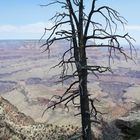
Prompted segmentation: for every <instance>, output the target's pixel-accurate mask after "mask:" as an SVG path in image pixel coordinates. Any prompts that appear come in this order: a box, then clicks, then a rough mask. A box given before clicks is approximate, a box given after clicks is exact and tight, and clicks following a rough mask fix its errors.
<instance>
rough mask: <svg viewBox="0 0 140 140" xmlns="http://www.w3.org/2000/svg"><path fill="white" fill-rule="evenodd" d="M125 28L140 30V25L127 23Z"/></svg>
mask: <svg viewBox="0 0 140 140" xmlns="http://www.w3.org/2000/svg"><path fill="white" fill-rule="evenodd" d="M125 28H126V30H132V31H140V25H127V26H125Z"/></svg>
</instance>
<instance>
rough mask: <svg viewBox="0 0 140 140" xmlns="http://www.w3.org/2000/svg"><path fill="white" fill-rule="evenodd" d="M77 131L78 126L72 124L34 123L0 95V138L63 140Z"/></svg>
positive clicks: (13, 139) (14, 139) (9, 139)
mask: <svg viewBox="0 0 140 140" xmlns="http://www.w3.org/2000/svg"><path fill="white" fill-rule="evenodd" d="M78 132H79V128H78V127H76V126H73V125H67V126H58V125H53V124H48V123H35V122H34V120H33V119H32V118H30V117H28V116H25V115H24V114H23V113H21V112H19V111H18V109H17V108H16V107H15V106H13V105H11V104H10V103H9V102H8V101H7V100H5V99H4V98H2V97H0V139H1V140H33V139H35V140H65V139H68V138H70V137H72V136H75V135H78Z"/></svg>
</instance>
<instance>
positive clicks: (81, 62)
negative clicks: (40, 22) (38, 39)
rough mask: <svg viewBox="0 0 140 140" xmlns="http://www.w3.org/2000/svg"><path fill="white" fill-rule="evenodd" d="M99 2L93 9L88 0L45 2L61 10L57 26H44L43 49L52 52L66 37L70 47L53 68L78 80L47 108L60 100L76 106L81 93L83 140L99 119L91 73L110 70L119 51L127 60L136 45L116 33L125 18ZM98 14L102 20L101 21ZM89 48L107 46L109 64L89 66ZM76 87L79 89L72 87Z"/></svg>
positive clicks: (93, 4) (87, 137) (66, 104)
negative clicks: (90, 88) (90, 89)
mask: <svg viewBox="0 0 140 140" xmlns="http://www.w3.org/2000/svg"><path fill="white" fill-rule="evenodd" d="M96 2H97V0H92V1H90V2H89V3H90V5H91V7H90V10H89V7H87V5H86V4H85V3H86V0H85V1H84V0H53V1H50V3H48V4H47V5H42V6H50V5H52V6H53V5H55V6H56V5H57V6H61V9H62V11H59V12H57V13H56V14H55V15H54V16H53V17H52V18H51V20H53V21H54V25H53V26H52V27H51V28H50V29H47V28H45V33H44V35H45V34H46V32H47V33H50V35H49V36H48V37H47V39H46V42H45V43H44V44H43V45H42V47H45V49H44V51H47V50H48V51H49V50H50V47H51V46H52V44H53V43H54V42H56V41H60V40H67V41H68V42H69V46H70V47H69V48H68V50H66V51H65V52H64V54H63V56H62V59H61V61H60V62H59V63H58V64H57V65H55V66H54V67H53V68H55V67H57V66H58V67H62V75H61V81H64V80H66V79H69V78H72V77H74V78H75V79H76V80H75V81H74V82H73V83H72V84H71V85H70V86H69V87H68V88H67V90H66V91H65V93H64V94H63V95H62V96H53V97H52V99H53V98H55V99H57V101H56V102H55V103H54V104H52V105H50V106H48V108H47V109H49V108H55V107H56V106H57V105H58V104H60V103H64V104H65V107H67V108H68V104H69V103H70V102H72V103H73V104H74V105H75V104H76V103H75V99H76V98H77V97H79V96H80V101H79V105H80V111H81V112H80V113H79V114H81V123H82V137H83V139H84V140H91V139H92V138H91V137H92V136H91V122H96V120H95V121H94V120H92V116H94V118H95V119H96V118H97V114H98V111H97V110H96V108H95V106H94V100H93V99H91V98H90V94H89V93H88V89H87V78H88V74H89V73H93V74H95V75H97V74H98V73H103V72H107V71H111V67H110V61H111V60H113V56H114V55H117V54H118V53H119V54H121V55H122V56H124V57H125V59H126V60H127V59H132V50H133V48H134V46H133V45H132V43H131V40H133V38H131V37H130V36H129V34H128V33H125V34H122V35H121V34H117V32H116V31H117V29H118V25H122V26H124V25H125V24H126V22H127V21H126V20H125V18H123V17H122V16H120V14H119V13H118V12H117V11H116V10H114V9H112V8H110V7H108V6H101V7H97V8H96ZM87 8H88V10H89V12H86V11H88V10H87ZM97 16H98V17H99V18H102V20H99V21H98V18H96V17H97ZM44 35H43V37H44ZM120 40H124V41H126V43H128V46H129V47H130V55H129V54H128V52H127V53H126V52H125V49H124V48H123V46H122V45H121V43H120ZM87 48H107V49H108V51H107V53H108V57H109V64H108V65H107V66H100V65H94V64H92V65H89V64H88V61H87V59H88V58H87V51H86V49H87ZM93 55H94V52H93ZM69 67H73V69H75V70H73V72H72V74H69V72H68V69H69ZM73 87H77V88H76V89H75V90H73ZM52 99H51V100H52ZM90 106H91V107H90ZM45 111H46V110H45ZM97 122H98V121H97Z"/></svg>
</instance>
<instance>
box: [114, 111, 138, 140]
mask: <svg viewBox="0 0 140 140" xmlns="http://www.w3.org/2000/svg"><path fill="white" fill-rule="evenodd" d="M114 124H115V126H116V127H117V128H118V129H120V132H121V133H120V135H122V137H123V139H124V140H139V139H140V110H136V109H132V111H130V112H129V113H127V114H126V115H125V116H123V117H120V118H118V119H116V120H115V121H114Z"/></svg>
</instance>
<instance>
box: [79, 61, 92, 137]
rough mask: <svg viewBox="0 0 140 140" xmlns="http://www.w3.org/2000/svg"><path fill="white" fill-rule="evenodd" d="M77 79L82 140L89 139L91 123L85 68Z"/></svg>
mask: <svg viewBox="0 0 140 140" xmlns="http://www.w3.org/2000/svg"><path fill="white" fill-rule="evenodd" d="M83 59H84V60H83V61H85V58H83ZM83 61H82V62H83ZM82 62H81V63H82ZM85 63H86V61H85ZM82 64H83V63H82ZM79 81H80V85H79V90H80V104H81V118H82V134H83V140H91V123H90V109H89V99H88V91H87V70H86V69H82V70H81V72H80V75H79Z"/></svg>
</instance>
